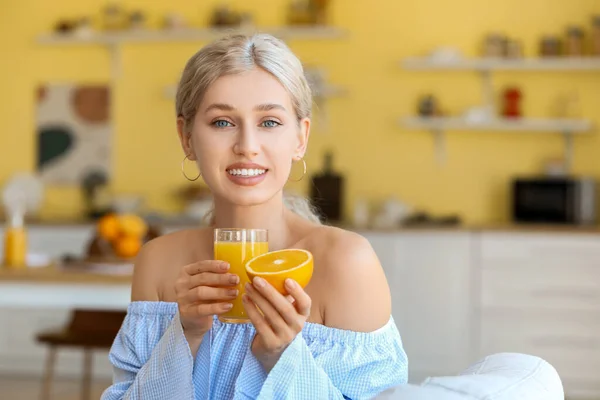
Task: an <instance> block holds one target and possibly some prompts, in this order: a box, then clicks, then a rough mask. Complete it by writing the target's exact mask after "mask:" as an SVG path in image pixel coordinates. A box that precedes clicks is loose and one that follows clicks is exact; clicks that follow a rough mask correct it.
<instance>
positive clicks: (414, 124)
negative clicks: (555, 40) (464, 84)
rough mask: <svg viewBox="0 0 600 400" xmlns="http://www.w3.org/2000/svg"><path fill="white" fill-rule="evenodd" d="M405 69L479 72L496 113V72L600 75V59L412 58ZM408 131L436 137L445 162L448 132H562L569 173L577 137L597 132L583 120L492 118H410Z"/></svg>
mask: <svg viewBox="0 0 600 400" xmlns="http://www.w3.org/2000/svg"><path fill="white" fill-rule="evenodd" d="M400 65H401V67H402V68H404V69H406V70H411V71H475V72H478V73H479V76H480V78H481V84H482V91H481V107H480V109H482V110H496V109H497V107H496V105H495V100H494V99H495V94H494V87H493V82H492V73H493V72H494V71H564V72H578V71H597V72H600V57H548V58H521V59H504V58H455V59H450V58H447V59H441V58H435V57H408V58H405V59H403V60H402V61H401V62H400ZM401 125H402V126H404V127H405V128H408V129H424V130H429V131H431V132H432V134H433V135H434V137H435V149H436V159H437V161H438V163H440V164H441V163H443V162H444V161H445V159H446V145H445V136H444V133H445V131H447V130H462V131H473V130H477V131H500V132H538V133H557V132H558V133H561V134H563V135H564V138H565V149H564V159H565V165H566V168H567V170H570V168H571V165H572V163H573V136H574V134H580V133H588V132H591V131H592V129H593V126H592V123H591V121H588V120H580V119H535V118H523V119H518V120H508V119H503V118H499V117H496V118H492V119H488V120H485V121H481V122H472V121H469V120H467V119H465V118H463V117H440V118H437V117H431V118H424V117H408V118H404V119H402V120H401Z"/></svg>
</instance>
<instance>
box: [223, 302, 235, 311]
mask: <svg viewBox="0 0 600 400" xmlns="http://www.w3.org/2000/svg"><path fill="white" fill-rule="evenodd" d="M232 307H233V304H231V303H226V304H223V308H224V309H225V310H231V308H232Z"/></svg>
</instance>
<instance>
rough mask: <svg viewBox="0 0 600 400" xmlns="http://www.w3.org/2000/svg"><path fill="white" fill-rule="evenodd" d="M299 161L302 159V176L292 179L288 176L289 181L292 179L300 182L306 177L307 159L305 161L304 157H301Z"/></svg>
mask: <svg viewBox="0 0 600 400" xmlns="http://www.w3.org/2000/svg"><path fill="white" fill-rule="evenodd" d="M298 161H302V176H301V177H300V179H290V178H288V181H291V182H300V181H301V180H302V179H303V178H304V175H306V161H304V158H301V159H300V160H298Z"/></svg>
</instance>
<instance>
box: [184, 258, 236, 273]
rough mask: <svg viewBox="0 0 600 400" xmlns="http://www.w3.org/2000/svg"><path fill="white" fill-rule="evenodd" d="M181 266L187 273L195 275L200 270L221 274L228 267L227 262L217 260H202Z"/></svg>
mask: <svg viewBox="0 0 600 400" xmlns="http://www.w3.org/2000/svg"><path fill="white" fill-rule="evenodd" d="M183 268H184V270H185V272H186V273H187V274H188V275H197V274H200V273H202V272H214V273H216V274H223V273H225V272H226V271H227V270H228V269H229V264H228V263H226V262H225V261H219V260H204V261H198V262H195V263H192V264H188V265H186V266H185V267H183Z"/></svg>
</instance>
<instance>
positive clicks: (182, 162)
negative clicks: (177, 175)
mask: <svg viewBox="0 0 600 400" xmlns="http://www.w3.org/2000/svg"><path fill="white" fill-rule="evenodd" d="M188 159H189V155H188V154H186V155H185V157H183V161H181V173H182V174H183V176H184V177H185V179H187V180H188V181H190V182H194V181H197V180H198V178H200V177H201V176H202V172H198V176H196V177H195V178H194V179H191V178H190V177H189V176H187V174H186V173H185V160H188Z"/></svg>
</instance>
